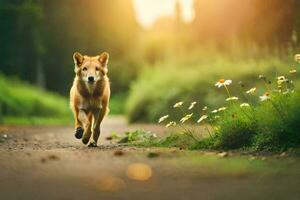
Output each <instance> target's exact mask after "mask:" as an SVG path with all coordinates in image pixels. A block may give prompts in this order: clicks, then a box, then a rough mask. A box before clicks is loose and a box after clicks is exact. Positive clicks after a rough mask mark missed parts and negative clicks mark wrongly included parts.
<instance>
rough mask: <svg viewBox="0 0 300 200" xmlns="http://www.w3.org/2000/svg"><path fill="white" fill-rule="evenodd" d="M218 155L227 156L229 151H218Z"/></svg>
mask: <svg viewBox="0 0 300 200" xmlns="http://www.w3.org/2000/svg"><path fill="white" fill-rule="evenodd" d="M218 156H220V157H223V158H224V157H227V156H228V153H227V152H221V153H218Z"/></svg>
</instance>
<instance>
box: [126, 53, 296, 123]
mask: <svg viewBox="0 0 300 200" xmlns="http://www.w3.org/2000/svg"><path fill="white" fill-rule="evenodd" d="M232 55H234V56H232ZM232 55H230V54H224V53H219V52H217V51H213V50H207V52H206V51H203V50H202V51H192V52H189V54H184V55H179V56H177V57H170V58H167V59H166V60H165V61H161V62H158V63H156V64H155V65H154V66H151V67H145V70H144V71H143V72H142V73H141V75H140V76H139V77H138V79H137V80H136V81H135V82H134V83H133V84H132V87H131V90H130V93H129V98H128V100H127V105H126V110H127V114H128V117H129V121H130V122H137V121H146V122H156V121H157V119H158V118H159V117H160V116H162V115H165V114H171V115H172V114H174V111H173V109H172V107H171V106H170V105H173V104H174V103H175V102H177V101H184V102H191V101H197V102H198V104H197V108H198V109H200V108H202V107H203V106H204V105H207V106H210V107H212V106H213V107H217V106H221V105H222V104H223V101H224V97H225V95H226V94H225V92H223V93H220V91H218V90H217V89H216V88H213V87H212V86H213V85H214V84H215V82H216V81H217V80H219V79H221V78H228V79H232V80H235V83H238V82H239V81H243V83H244V85H245V86H246V87H247V88H251V87H253V86H255V85H253V82H255V81H256V80H257V77H258V75H259V74H264V75H266V76H269V77H275V76H277V75H278V74H280V73H282V72H286V71H288V70H289V68H290V66H291V65H292V63H293V62H292V56H290V57H289V56H284V55H280V54H279V53H270V52H269V53H257V55H256V54H253V53H252V54H250V53H249V54H247V52H245V51H244V52H240V53H239V52H235V53H233V54H232ZM233 91H234V93H233V94H236V93H239V92H240V91H241V88H239V86H238V84H235V86H234V88H233Z"/></svg>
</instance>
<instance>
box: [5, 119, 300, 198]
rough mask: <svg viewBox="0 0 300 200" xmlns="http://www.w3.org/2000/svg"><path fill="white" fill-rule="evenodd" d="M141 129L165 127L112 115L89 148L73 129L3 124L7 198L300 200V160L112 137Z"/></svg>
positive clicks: (159, 129)
mask: <svg viewBox="0 0 300 200" xmlns="http://www.w3.org/2000/svg"><path fill="white" fill-rule="evenodd" d="M136 128H143V129H145V130H152V131H155V132H158V133H160V134H162V133H163V129H161V127H157V126H152V125H150V126H149V125H136V126H127V125H126V123H125V121H124V119H123V118H110V119H108V120H106V121H105V123H104V126H103V128H102V135H101V140H100V144H101V145H100V146H99V147H98V148H94V149H90V148H87V147H85V146H83V145H82V144H81V142H80V141H79V140H76V139H75V138H74V136H73V128H72V127H53V126H49V127H46V126H36V127H11V126H10V127H5V126H2V127H0V139H1V142H0V199H5V200H11V199H51V200H53V199H72V200H73V199H89V200H90V199H105V200H110V199H128V200H129V199H143V200H144V199H145V200H147V199H149V200H150V199H151V200H153V199H158V200H162V199H300V190H299V188H300V187H299V186H300V161H299V160H298V159H297V158H292V159H291V158H280V159H278V158H267V160H264V159H263V160H264V161H262V160H261V159H260V158H256V159H255V160H254V159H252V158H248V157H245V158H221V157H218V156H216V155H210V154H211V153H205V152H188V151H181V150H179V149H140V148H131V147H122V146H118V145H115V144H110V142H109V141H107V140H105V137H106V136H107V135H108V134H110V133H111V132H112V131H115V132H119V133H120V132H124V131H126V130H135V129H136ZM253 160H254V161H253ZM282 163H285V164H284V165H283V164H282ZM270 169H271V170H270ZM287 169H288V170H287Z"/></svg>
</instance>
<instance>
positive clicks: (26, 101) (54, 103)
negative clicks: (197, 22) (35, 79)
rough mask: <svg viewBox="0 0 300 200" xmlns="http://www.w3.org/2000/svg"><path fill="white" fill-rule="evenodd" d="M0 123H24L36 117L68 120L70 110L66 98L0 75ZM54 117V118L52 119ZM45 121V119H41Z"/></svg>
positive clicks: (64, 121) (57, 120)
mask: <svg viewBox="0 0 300 200" xmlns="http://www.w3.org/2000/svg"><path fill="white" fill-rule="evenodd" d="M0 90H1V92H0V116H1V117H0V119H2V121H1V122H0V123H6V122H9V123H10V124H13V123H14V120H13V119H15V122H16V123H18V122H21V123H26V121H27V120H20V119H18V118H23V119H28V121H30V120H29V118H32V119H35V120H32V121H41V120H36V118H49V119H50V118H51V121H52V122H54V121H56V122H58V123H60V122H59V121H62V122H63V123H66V122H70V119H71V112H70V108H69V105H68V101H67V99H65V98H63V97H61V96H59V95H56V94H53V93H49V92H46V91H43V90H40V89H38V88H37V87H34V86H31V85H29V84H27V83H24V82H21V81H19V80H17V79H13V78H10V79H8V78H5V77H4V76H3V75H0ZM53 119H56V120H53ZM42 121H43V122H45V120H42Z"/></svg>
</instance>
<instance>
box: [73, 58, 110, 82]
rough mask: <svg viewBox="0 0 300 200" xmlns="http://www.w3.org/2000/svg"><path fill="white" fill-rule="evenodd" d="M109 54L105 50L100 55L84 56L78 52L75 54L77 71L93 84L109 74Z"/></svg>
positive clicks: (81, 76)
mask: <svg viewBox="0 0 300 200" xmlns="http://www.w3.org/2000/svg"><path fill="white" fill-rule="evenodd" d="M108 58H109V55H108V53H106V52H104V53H101V54H100V55H99V56H94V57H90V56H83V55H81V54H80V53H78V52H75V53H74V54H73V59H74V63H75V73H76V75H77V76H78V77H79V78H80V79H81V80H83V81H85V82H87V83H90V84H93V83H95V82H97V81H99V80H102V79H103V78H104V77H105V76H106V75H107V63H108Z"/></svg>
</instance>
